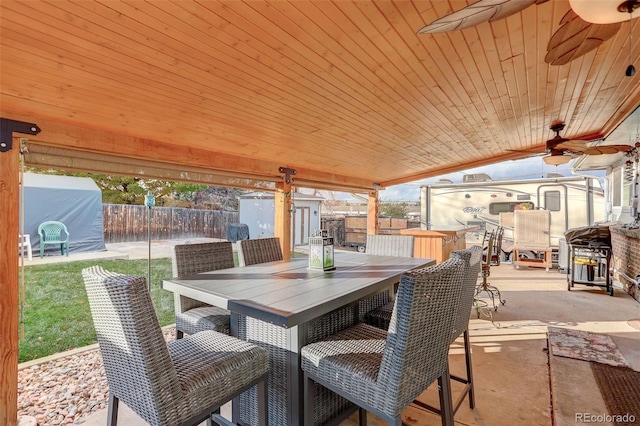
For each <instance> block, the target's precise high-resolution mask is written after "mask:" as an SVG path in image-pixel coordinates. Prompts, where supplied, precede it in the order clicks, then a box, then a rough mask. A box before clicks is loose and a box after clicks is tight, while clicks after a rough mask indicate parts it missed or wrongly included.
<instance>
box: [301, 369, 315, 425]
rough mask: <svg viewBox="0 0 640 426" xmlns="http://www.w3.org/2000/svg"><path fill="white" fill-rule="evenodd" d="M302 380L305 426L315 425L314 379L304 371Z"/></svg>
mask: <svg viewBox="0 0 640 426" xmlns="http://www.w3.org/2000/svg"><path fill="white" fill-rule="evenodd" d="M302 381H303V383H302V391H303V396H302V397H303V400H304V403H303V413H304V424H305V426H314V418H313V412H314V407H313V380H311V379H310V378H309V376H307V373H304V377H303V379H302Z"/></svg>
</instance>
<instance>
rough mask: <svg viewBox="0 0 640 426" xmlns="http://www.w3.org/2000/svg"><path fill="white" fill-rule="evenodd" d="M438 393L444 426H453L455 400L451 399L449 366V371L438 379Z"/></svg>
mask: <svg viewBox="0 0 640 426" xmlns="http://www.w3.org/2000/svg"><path fill="white" fill-rule="evenodd" d="M438 391H439V392H438V393H439V394H440V418H441V420H442V425H443V426H453V400H452V397H451V378H450V377H449V364H448V363H447V369H446V371H445V372H444V374H442V376H440V377H438Z"/></svg>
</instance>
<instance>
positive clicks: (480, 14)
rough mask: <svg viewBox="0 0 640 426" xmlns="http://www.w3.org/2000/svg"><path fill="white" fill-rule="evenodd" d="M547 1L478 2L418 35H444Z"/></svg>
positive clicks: (499, 0) (484, 0)
mask: <svg viewBox="0 0 640 426" xmlns="http://www.w3.org/2000/svg"><path fill="white" fill-rule="evenodd" d="M546 1H548V0H480V1H477V2H475V3H473V4H470V5H468V6H466V7H464V8H462V9H460V10H457V11H455V12H453V13H450V14H448V15H445V16H443V17H441V18H438V19H436V20H435V21H433V22H431V23H430V24H428V25H426V26H424V27H422V28H421V29H419V30H418V34H427V33H444V32H447V31H454V30H461V29H463V28H468V27H473V26H475V25H478V24H481V23H483V22H490V21H496V20H498V19H502V18H506V17H507V16H510V15H513V14H514V13H518V12H520V11H521V10H524V9H526V8H527V7H529V6H531V5H532V4H534V3H544V2H546Z"/></svg>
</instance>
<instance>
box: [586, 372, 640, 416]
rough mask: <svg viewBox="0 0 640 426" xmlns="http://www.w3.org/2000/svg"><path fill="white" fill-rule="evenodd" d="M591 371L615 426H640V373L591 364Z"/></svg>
mask: <svg viewBox="0 0 640 426" xmlns="http://www.w3.org/2000/svg"><path fill="white" fill-rule="evenodd" d="M590 364H591V371H593V376H594V377H595V379H596V383H597V384H598V388H599V389H600V394H601V395H602V399H604V403H605V405H606V407H607V411H608V412H609V418H608V419H606V420H608V421H610V422H611V423H613V424H615V425H624V426H627V425H638V424H640V371H635V370H632V369H630V368H627V367H613V366H611V365H606V364H602V363H599V362H591V363H590Z"/></svg>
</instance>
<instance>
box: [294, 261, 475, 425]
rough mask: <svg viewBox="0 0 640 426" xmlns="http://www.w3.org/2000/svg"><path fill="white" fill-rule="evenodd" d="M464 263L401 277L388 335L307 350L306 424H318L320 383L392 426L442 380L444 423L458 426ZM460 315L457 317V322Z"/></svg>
mask: <svg viewBox="0 0 640 426" xmlns="http://www.w3.org/2000/svg"><path fill="white" fill-rule="evenodd" d="M463 275H464V263H463V261H462V260H460V259H449V260H447V261H445V262H443V263H441V264H439V265H436V266H431V267H428V268H423V269H419V270H414V271H410V272H408V273H406V274H404V275H403V276H402V279H401V280H400V287H399V289H398V295H397V298H396V303H395V307H394V311H393V315H392V318H391V324H390V326H389V332H388V333H387V332H385V331H384V330H381V329H379V328H376V327H373V326H371V325H368V324H364V323H358V324H356V325H355V326H353V327H349V328H347V329H345V330H343V331H341V332H338V333H336V334H334V335H332V336H329V337H327V338H324V339H323V340H321V341H319V342H315V343H311V344H309V345H307V346H304V347H303V348H302V351H301V358H302V370H303V371H304V385H303V388H304V419H305V425H309V426H310V425H313V424H314V423H313V422H314V412H315V407H314V406H313V401H314V396H313V392H314V390H313V389H314V383H319V384H320V385H322V386H324V387H325V388H328V389H330V390H331V391H333V392H335V393H337V394H339V395H341V396H343V397H344V398H347V399H348V400H350V401H351V402H352V403H354V404H356V405H357V406H358V407H359V408H360V424H366V411H369V412H371V413H373V414H375V415H377V416H378V417H380V418H382V419H383V420H385V421H387V422H388V423H389V424H392V425H401V424H402V417H401V414H402V410H403V409H404V408H406V407H407V406H408V405H409V404H411V403H412V402H413V401H414V400H415V399H416V398H417V397H418V396H419V395H420V394H421V393H422V392H423V391H424V390H425V389H426V388H427V387H428V386H429V385H430V384H431V383H433V382H434V381H436V380H437V381H438V388H439V395H440V406H441V407H442V410H441V418H442V424H444V425H453V404H452V399H451V387H450V378H449V362H448V353H449V344H450V342H451V336H452V334H453V333H454V330H455V317H456V315H457V312H458V309H459V306H460V300H461V291H462V287H463V286H462V285H461V284H460V283H461V282H462V281H463ZM452 314H453V315H452Z"/></svg>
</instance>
